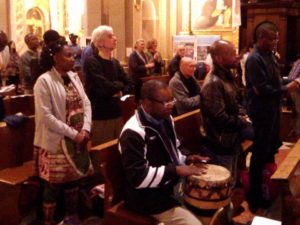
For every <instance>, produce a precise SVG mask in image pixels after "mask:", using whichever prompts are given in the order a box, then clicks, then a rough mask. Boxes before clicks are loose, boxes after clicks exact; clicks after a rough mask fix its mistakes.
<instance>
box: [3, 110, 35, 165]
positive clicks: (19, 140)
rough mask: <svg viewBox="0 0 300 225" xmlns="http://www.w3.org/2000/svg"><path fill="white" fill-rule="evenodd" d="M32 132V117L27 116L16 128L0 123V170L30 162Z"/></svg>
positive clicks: (33, 122)
mask: <svg viewBox="0 0 300 225" xmlns="http://www.w3.org/2000/svg"><path fill="white" fill-rule="evenodd" d="M34 130H35V121H34V116H29V117H28V120H27V121H25V122H24V123H23V124H21V125H20V126H19V127H17V128H12V127H9V126H8V125H7V124H6V123H5V122H1V123H0V137H1V138H0V146H1V148H0V154H1V157H0V170H1V169H5V168H9V167H15V166H20V165H22V164H23V163H24V162H27V161H30V160H32V155H33V139H34Z"/></svg>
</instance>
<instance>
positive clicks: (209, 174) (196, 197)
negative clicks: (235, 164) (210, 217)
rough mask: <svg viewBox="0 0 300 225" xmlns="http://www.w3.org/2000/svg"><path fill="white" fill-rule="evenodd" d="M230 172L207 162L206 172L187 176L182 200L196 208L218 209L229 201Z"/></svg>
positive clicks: (230, 191)
mask: <svg viewBox="0 0 300 225" xmlns="http://www.w3.org/2000/svg"><path fill="white" fill-rule="evenodd" d="M231 180H232V179H231V174H230V172H229V171H228V170H227V169H226V168H224V167H222V166H217V165H212V164H207V171H206V174H203V175H200V176H195V175H194V176H189V177H188V178H187V179H186V184H185V196H184V200H185V201H186V202H187V203H188V204H189V205H192V206H194V207H196V208H200V209H218V208H220V207H223V206H226V205H228V204H229V203H230V197H231V193H232V190H231V184H230V183H231Z"/></svg>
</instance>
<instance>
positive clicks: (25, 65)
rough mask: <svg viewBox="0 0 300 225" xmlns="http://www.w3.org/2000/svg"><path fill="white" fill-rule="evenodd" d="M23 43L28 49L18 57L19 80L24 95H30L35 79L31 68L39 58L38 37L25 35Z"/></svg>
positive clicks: (31, 34) (30, 34)
mask: <svg viewBox="0 0 300 225" xmlns="http://www.w3.org/2000/svg"><path fill="white" fill-rule="evenodd" d="M24 41H25V44H26V45H27V48H28V49H27V51H26V52H24V53H23V54H22V55H21V57H20V78H21V84H22V85H23V86H24V93H25V94H32V93H33V85H34V81H35V77H33V74H32V72H33V71H32V66H33V64H34V63H35V62H37V61H38V59H39V58H40V52H39V50H38V48H39V47H40V42H39V39H38V37H37V36H36V35H35V34H33V33H29V34H27V35H26V36H25V38H24Z"/></svg>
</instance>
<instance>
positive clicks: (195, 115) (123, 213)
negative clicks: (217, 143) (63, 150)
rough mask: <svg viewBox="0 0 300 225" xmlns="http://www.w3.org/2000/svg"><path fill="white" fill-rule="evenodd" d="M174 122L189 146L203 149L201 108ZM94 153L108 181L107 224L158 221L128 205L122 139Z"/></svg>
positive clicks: (105, 222) (105, 200)
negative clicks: (131, 209)
mask: <svg viewBox="0 0 300 225" xmlns="http://www.w3.org/2000/svg"><path fill="white" fill-rule="evenodd" d="M174 122H175V129H176V132H177V135H178V136H179V137H180V138H181V140H182V145H183V146H184V147H186V148H193V150H194V151H197V150H199V146H200V139H201V137H202V136H201V132H200V125H201V116H200V112H199V110H195V111H192V112H189V113H186V114H183V115H180V116H178V117H176V118H175V119H174ZM90 156H91V159H92V162H93V165H94V167H95V168H99V165H101V166H100V167H101V172H102V174H103V176H104V180H105V198H104V208H105V216H104V224H107V225H109V224H111V225H112V224H122V225H125V224H132V225H133V224H153V223H154V222H155V221H153V220H152V218H150V217H145V216H143V215H139V214H136V213H134V212H131V211H130V210H127V209H126V208H125V207H124V196H125V193H124V191H125V189H124V183H125V175H124V171H123V169H122V163H121V155H120V152H119V151H118V140H117V139H115V140H112V141H109V142H106V143H104V144H102V145H99V146H96V147H94V148H92V149H91V151H90ZM133 218H135V219H133ZM120 221H122V222H120ZM137 221H139V222H137Z"/></svg>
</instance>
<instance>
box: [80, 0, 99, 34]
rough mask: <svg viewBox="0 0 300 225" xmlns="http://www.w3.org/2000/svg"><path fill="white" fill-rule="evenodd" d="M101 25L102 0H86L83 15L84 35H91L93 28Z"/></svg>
mask: <svg viewBox="0 0 300 225" xmlns="http://www.w3.org/2000/svg"><path fill="white" fill-rule="evenodd" d="M100 25H101V0H85V11H84V16H83V30H84V36H91V34H92V32H93V30H94V29H95V28H96V27H98V26H100Z"/></svg>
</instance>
